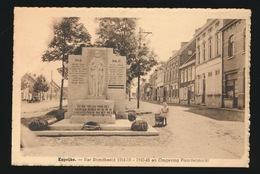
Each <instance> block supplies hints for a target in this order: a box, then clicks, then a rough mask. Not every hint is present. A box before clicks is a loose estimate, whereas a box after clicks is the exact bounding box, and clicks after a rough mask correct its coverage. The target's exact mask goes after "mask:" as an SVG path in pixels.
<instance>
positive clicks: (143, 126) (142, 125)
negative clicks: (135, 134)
mask: <svg viewBox="0 0 260 174" xmlns="http://www.w3.org/2000/svg"><path fill="white" fill-rule="evenodd" d="M147 129H148V124H147V122H146V121H144V120H137V121H134V122H133V123H132V126H131V130H133V131H147Z"/></svg>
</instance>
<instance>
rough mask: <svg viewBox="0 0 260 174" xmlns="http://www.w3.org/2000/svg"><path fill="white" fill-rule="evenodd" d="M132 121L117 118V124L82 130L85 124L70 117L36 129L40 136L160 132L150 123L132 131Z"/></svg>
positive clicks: (139, 134) (146, 134)
mask: <svg viewBox="0 0 260 174" xmlns="http://www.w3.org/2000/svg"><path fill="white" fill-rule="evenodd" d="M131 125H132V122H130V121H129V120H127V119H117V120H116V122H115V124H100V127H101V130H81V128H82V126H83V124H71V123H70V120H69V119H64V120H61V121H59V122H57V123H54V124H53V125H50V126H49V128H50V129H49V130H45V131H34V133H35V134H36V135H38V136H83V135H84V136H157V135H159V132H158V131H157V130H156V129H154V128H153V127H152V126H150V125H148V130H147V131H132V130H131Z"/></svg>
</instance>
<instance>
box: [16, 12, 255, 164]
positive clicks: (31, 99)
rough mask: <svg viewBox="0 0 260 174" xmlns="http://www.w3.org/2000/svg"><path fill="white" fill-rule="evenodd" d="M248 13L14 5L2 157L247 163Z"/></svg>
mask: <svg viewBox="0 0 260 174" xmlns="http://www.w3.org/2000/svg"><path fill="white" fill-rule="evenodd" d="M250 17H251V11H250V10H248V9H185V8H149V9H148V8H36V7H15V8H14V34H13V37H14V47H13V107H12V109H13V110H12V165H16V166H122V167H128V166H135V167H144V166H146V167H246V168H247V167H249V161H250V160H249V159H250V156H249V149H250V144H249V137H250V135H249V130H250V126H249V125H250V110H249V108H250V107H249V103H250V96H249V94H250V76H249V74H250V40H251V34H250V31H251V28H250V27H251V20H250Z"/></svg>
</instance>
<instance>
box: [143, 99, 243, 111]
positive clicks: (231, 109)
mask: <svg viewBox="0 0 260 174" xmlns="http://www.w3.org/2000/svg"><path fill="white" fill-rule="evenodd" d="M142 102H147V103H153V104H158V105H162V103H163V102H158V101H151V100H142ZM167 104H168V106H181V107H199V108H205V109H219V110H224V111H234V112H242V113H244V112H245V110H244V109H237V108H216V107H211V106H206V105H205V106H203V105H187V104H179V103H167Z"/></svg>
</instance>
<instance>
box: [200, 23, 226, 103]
mask: <svg viewBox="0 0 260 174" xmlns="http://www.w3.org/2000/svg"><path fill="white" fill-rule="evenodd" d="M224 24H225V20H223V19H211V20H208V21H207V23H206V24H205V25H204V26H203V27H202V28H200V29H199V30H197V32H196V33H195V37H196V51H197V54H196V83H195V86H196V89H195V96H196V103H197V104H205V105H208V106H214V107H221V102H222V101H221V100H222V44H221V43H222V40H221V38H222V35H221V32H220V31H219V30H220V29H221V28H222V27H223V25H224Z"/></svg>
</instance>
